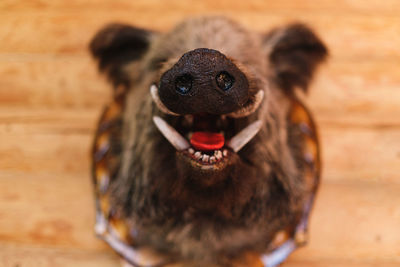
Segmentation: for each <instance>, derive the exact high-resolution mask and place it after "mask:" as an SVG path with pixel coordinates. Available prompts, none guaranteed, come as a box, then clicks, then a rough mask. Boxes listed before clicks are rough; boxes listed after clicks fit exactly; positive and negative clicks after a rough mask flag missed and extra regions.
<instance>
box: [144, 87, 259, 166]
mask: <svg viewBox="0 0 400 267" xmlns="http://www.w3.org/2000/svg"><path fill="white" fill-rule="evenodd" d="M150 91H151V95H152V97H153V101H154V102H155V103H156V105H157V106H158V108H159V109H160V110H161V111H162V112H164V113H166V114H169V115H174V116H175V117H174V118H173V123H172V124H173V125H174V127H173V126H171V125H170V124H169V123H167V122H166V121H165V120H164V119H162V118H161V117H159V116H154V117H153V121H154V123H155V125H156V126H157V128H158V129H159V131H160V132H161V133H162V134H163V135H164V137H165V138H166V139H167V140H168V141H169V142H170V143H171V145H173V146H174V147H175V148H176V150H177V151H178V152H180V153H181V154H182V155H184V156H185V157H186V158H187V159H189V160H190V161H191V163H193V165H195V166H198V167H201V168H202V169H209V168H213V167H218V166H223V165H225V164H224V163H226V161H227V159H228V158H229V156H230V154H231V153H237V152H238V151H240V149H242V148H243V147H244V146H245V145H246V144H247V143H248V142H250V141H251V140H252V139H253V137H254V136H255V135H256V134H257V133H258V132H259V130H260V129H261V126H262V123H261V121H260V120H257V121H254V122H252V123H251V124H249V125H248V126H247V127H245V128H244V129H242V130H240V131H239V132H236V133H235V132H233V128H234V127H233V125H232V124H233V123H234V120H235V116H232V117H230V116H229V115H213V114H193V115H179V114H176V113H174V112H172V111H170V110H168V108H167V107H165V105H163V103H162V102H161V100H160V99H159V97H158V93H157V87H156V86H155V85H152V86H151V88H150ZM259 102H260V101H259ZM258 105H259V104H258ZM247 109H249V108H247ZM254 110H255V109H254ZM242 113H243V112H242ZM247 115H249V114H247Z"/></svg>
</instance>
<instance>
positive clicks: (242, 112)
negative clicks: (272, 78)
mask: <svg viewBox="0 0 400 267" xmlns="http://www.w3.org/2000/svg"><path fill="white" fill-rule="evenodd" d="M263 99H264V90H259V91H258V92H257V94H255V96H254V102H253V104H251V105H249V106H246V107H244V108H241V109H239V110H238V111H235V112H232V113H229V114H227V116H229V117H231V118H241V117H246V116H249V115H250V114H252V113H253V112H255V111H256V110H257V108H258V107H259V106H260V104H261V102H262V101H263Z"/></svg>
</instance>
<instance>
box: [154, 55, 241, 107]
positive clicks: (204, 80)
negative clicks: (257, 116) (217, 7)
mask: <svg viewBox="0 0 400 267" xmlns="http://www.w3.org/2000/svg"><path fill="white" fill-rule="evenodd" d="M158 93H159V95H160V99H161V101H162V102H163V104H164V105H165V106H166V107H167V108H168V109H169V110H171V111H173V112H175V113H178V114H196V113H211V114H227V113H230V112H233V111H235V110H238V109H240V108H241V107H243V105H244V104H245V103H246V102H247V101H248V99H249V83H248V80H247V78H246V75H245V74H244V73H243V72H242V71H241V70H240V69H239V68H238V67H237V66H236V65H235V64H234V63H233V62H232V61H231V60H230V59H229V58H227V57H226V56H225V55H224V54H222V53H220V52H219V51H216V50H212V49H206V48H198V49H195V50H192V51H189V52H187V53H185V54H184V55H183V56H182V57H181V58H180V59H179V60H178V62H177V63H176V64H175V65H174V66H173V67H172V68H171V69H169V70H167V71H166V72H165V73H163V74H162V76H161V80H160V86H159V92H158Z"/></svg>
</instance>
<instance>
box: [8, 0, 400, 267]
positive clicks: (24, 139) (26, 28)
mask: <svg viewBox="0 0 400 267" xmlns="http://www.w3.org/2000/svg"><path fill="white" fill-rule="evenodd" d="M317 3H318V4H317ZM210 13H212V14H225V15H227V16H229V17H233V18H235V19H236V20H238V21H240V22H241V23H243V24H245V25H246V26H247V27H249V28H253V29H255V30H257V31H266V30H268V29H269V28H270V27H272V26H277V25H281V24H283V23H287V22H290V21H297V20H299V21H303V22H306V23H308V24H310V25H311V26H312V27H314V28H315V29H316V31H317V32H318V33H319V35H320V36H321V37H322V39H323V40H325V42H326V43H327V44H328V46H329V47H330V52H331V57H330V61H329V63H328V64H326V65H325V66H324V67H323V68H322V69H321V70H320V72H319V75H318V77H317V79H316V80H315V83H314V84H313V86H312V88H311V89H312V90H311V95H310V97H309V101H308V102H309V104H310V106H311V108H312V110H313V111H314V112H315V114H316V117H317V121H318V123H319V125H320V132H321V138H322V145H323V161H324V172H323V183H322V186H321V190H320V193H319V195H318V199H317V204H316V208H315V212H314V214H313V216H312V222H311V240H310V242H309V245H308V246H307V247H306V248H303V249H300V250H298V251H296V252H295V253H294V254H293V255H292V256H291V257H290V258H289V260H288V261H287V263H285V264H284V266H286V267H291V266H302V267H306V266H307V267H308V266H311V267H314V266H321V267H326V266H328V267H329V266H350V267H356V266H357V267H361V266H363V267H364V266H400V177H399V176H400V15H399V14H400V1H398V0H320V1H311V0H304V1H300V0H299V1H296V0H279V1H267V0H259V1H255V0H254V1H253V0H246V1H237V3H236V4H234V3H233V1H228V0H223V1H214V0H208V1H177V0H173V1H171V0H170V1H156V0H120V1H113V0H109V1H107V0H93V1H91V0H86V1H85V0H68V1H61V0H58V1H55V0H31V1H28V0H26V1H15V0H1V1H0V40H1V41H0V266H6V267H17V266H18V267H24V266H28V267H32V266H33V267H35V266H45V267H47V266H49V267H50V266H52V267H53V266H84V267H86V266H105V267H108V266H110V267H111V266H118V258H117V257H116V255H115V254H114V253H113V252H112V251H111V250H110V249H109V248H108V247H107V246H106V245H104V244H103V243H102V242H101V241H99V240H97V239H96V238H95V236H94V234H93V223H94V212H93V211H94V209H93V206H94V205H93V198H92V189H91V185H90V178H89V147H90V144H91V141H92V137H93V130H94V127H95V123H96V120H97V117H98V115H99V113H100V110H101V107H102V105H103V104H104V103H105V102H106V101H107V99H108V96H109V90H108V86H107V85H106V83H105V81H104V80H103V79H102V78H99V75H98V74H97V72H96V70H95V67H94V64H93V62H92V60H91V59H90V57H89V55H88V53H87V49H86V47H87V43H88V40H89V39H90V38H91V37H92V36H93V34H94V33H95V32H96V30H97V29H99V27H101V26H102V25H103V24H105V23H107V22H110V21H123V22H129V23H132V24H135V25H138V26H142V27H147V28H151V29H155V30H167V29H169V28H170V27H172V26H173V25H174V24H175V23H176V22H178V21H179V20H181V19H182V18H184V17H187V16H192V15H197V14H210Z"/></svg>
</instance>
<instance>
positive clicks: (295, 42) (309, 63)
mask: <svg viewBox="0 0 400 267" xmlns="http://www.w3.org/2000/svg"><path fill="white" fill-rule="evenodd" d="M263 41H264V43H263V44H264V47H265V48H266V49H267V51H268V57H269V58H268V59H269V64H270V66H271V69H272V71H273V72H274V74H275V75H274V76H275V78H276V82H277V84H278V86H280V87H281V88H282V89H284V90H286V91H287V92H292V91H293V90H294V88H296V87H299V88H301V89H302V90H304V91H307V87H308V84H309V82H310V80H311V78H312V75H313V73H314V71H315V69H316V67H317V66H318V65H319V63H321V62H322V61H323V60H324V59H325V58H326V56H327V54H328V51H327V48H326V47H325V45H324V44H323V43H322V41H321V40H320V39H319V38H318V37H317V36H316V34H315V33H314V32H313V31H312V30H311V29H310V28H308V27H307V26H306V25H303V24H292V25H289V26H287V27H284V28H280V29H275V30H273V31H271V32H270V33H268V34H267V35H265V37H264V40H263Z"/></svg>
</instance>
